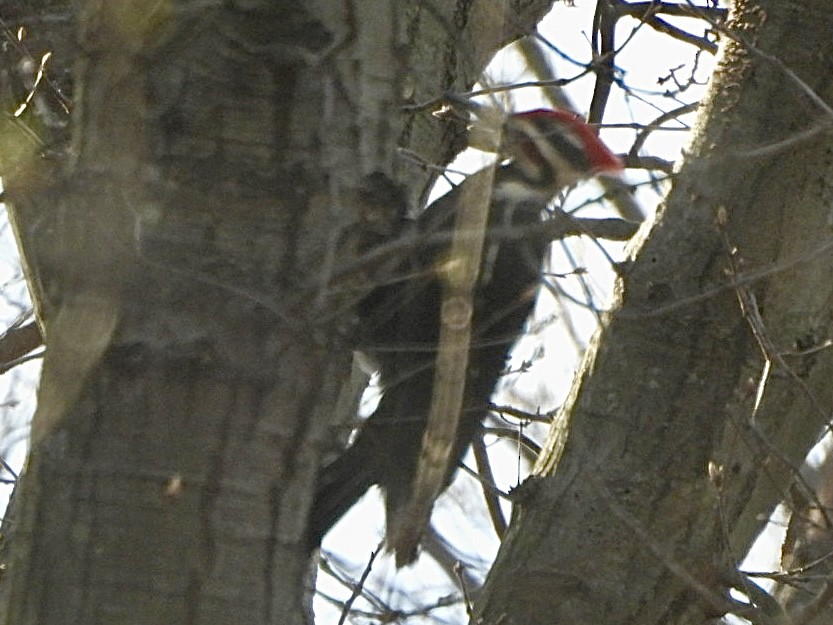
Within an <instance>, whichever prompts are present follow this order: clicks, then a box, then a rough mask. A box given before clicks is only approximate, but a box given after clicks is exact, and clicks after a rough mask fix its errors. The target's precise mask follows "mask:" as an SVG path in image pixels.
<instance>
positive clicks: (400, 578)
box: [0, 0, 770, 625]
mask: <svg viewBox="0 0 833 625" xmlns="http://www.w3.org/2000/svg"><path fill="white" fill-rule="evenodd" d="M594 7H595V0H575V2H574V5H573V6H571V5H570V4H568V3H567V2H558V3H556V4H555V6H554V8H553V10H552V12H551V13H550V14H549V15H548V16H547V17H546V18H545V19H544V20H543V22H542V23H541V24H540V26H539V32H540V34H541V35H542V36H543V37H544V38H545V39H547V40H548V41H550V42H552V43H553V44H554V45H555V46H556V47H557V48H558V49H559V50H560V51H561V52H562V53H563V56H562V57H559V56H558V55H553V64H554V67H555V71H556V75H557V76H558V77H559V78H564V77H569V76H574V75H576V74H578V73H579V72H580V71H581V70H582V69H583V68H582V67H581V65H583V64H584V63H586V62H587V61H589V60H590V59H591V48H590V43H589V40H590V29H591V24H592V15H593V10H594ZM668 21H670V22H672V23H674V24H676V25H679V26H682V27H689V28H690V27H691V21H689V20H685V19H676V20H675V19H670V18H669V20H668ZM635 29H636V30H635ZM693 30H694V32H697V33H701V32H702V30H703V26H702V25H697V26H694V27H693ZM631 35H633V37H632V38H630V39H629V37H630V36H631ZM617 39H618V41H620V42H623V41H628V43H627V45H625V46H624V47H623V49H622V50H621V52H620V53H619V55H618V56H617V61H616V64H617V67H618V68H619V70H620V73H619V78H620V79H621V80H622V81H623V82H624V83H626V84H627V85H628V87H629V90H630V93H629V94H628V93H626V92H625V91H623V90H622V89H619V88H616V87H614V89H613V95H612V97H611V100H610V103H609V106H608V109H607V113H606V117H605V120H604V121H605V124H606V127H604V128H603V129H602V131H601V136H602V138H603V139H604V140H605V142H606V143H607V144H608V146H609V147H611V149H613V151H614V152H626V151H627V150H628V149H629V148H630V145H631V144H632V142H633V140H634V137H635V132H636V131H635V130H634V129H632V128H622V127H616V126H621V125H628V124H631V123H633V122H637V123H642V124H644V123H647V122H649V121H651V120H653V119H654V118H656V117H657V116H658V115H659V114H660V113H661V112H664V111H666V110H669V109H672V108H676V107H677V106H679V104H680V103H681V102H685V103H689V102H694V101H697V100H698V99H699V98H700V97H702V95H703V93H704V90H705V85H706V81H707V79H708V76H709V75H710V72H711V70H712V68H713V65H714V59H713V57H711V56H710V55H708V54H702V55H700V56H699V58H698V59H697V69H696V71H693V64H694V52H693V48H691V47H690V46H688V45H686V44H683V43H680V42H678V41H676V40H673V39H671V38H669V37H667V36H665V35H662V34H658V33H655V32H654V31H652V30H650V29H649V28H647V27H644V26H643V27H640V26H639V24H638V22H637V21H636V20H631V19H625V20H622V21H621V23H620V26H619V30H618V32H617ZM570 58H571V59H575V60H577V61H578V62H579V65H576V64H574V63H572V62H570V61H569V60H568V59H570ZM672 70H673V73H674V76H675V77H676V78H677V79H678V80H681V81H683V82H685V81H686V80H687V79H688V78H689V76H690V75H692V76H693V77H694V79H695V80H694V82H693V83H692V84H691V86H690V87H689V88H688V89H687V90H685V91H684V92H683V93H681V94H679V96H677V97H676V98H675V97H669V96H668V95H663V92H664V91H666V89H667V88H668V86H669V85H671V84H673V81H668V80H666V81H665V82H663V83H662V84H660V82H661V80H662V79H663V78H665V77H668V76H670V75H671V72H672ZM692 72H693V73H692ZM487 73H488V76H489V81H490V82H491V83H493V84H494V83H500V84H505V83H515V82H522V81H525V80H529V79H531V78H532V77H531V76H529V75H527V74H525V73H524V70H523V64H522V62H521V60H520V58H519V56H518V54H517V53H516V52H514V51H512V50H511V49H510V50H507V51H505V52H503V53H501V54H499V55H498V56H497V57H496V58H495V60H494V61H493V63H492V65H491V66H490V68H489V70H488V72H487ZM593 86H594V77H593V75H588V76H586V77H584V78H581V79H579V80H576V81H575V82H573V83H571V84H570V85H568V86H567V87H565V91H566V92H567V93H568V94H569V96H570V98H571V99H572V101H573V102H574V104H575V106H576V107H577V109H578V111H579V112H581V113H585V112H586V107H587V105H588V103H589V102H590V96H591V94H592V89H593ZM511 97H512V100H513V102H514V104H513V106H514V108H515V110H528V109H533V108H539V107H541V106H546V105H547V103H546V101H545V100H543V99H541V97H540V96H539V95H538V94H536V92H535V91H533V90H531V89H524V90H521V91H517V92H513V93H512V96H511ZM683 122H684V123H674V122H671V123H669V124H667V128H668V129H667V130H663V131H658V132H655V133H652V134H651V136H650V137H649V139H648V140H647V142H646V143H645V145H644V146H643V153H646V154H651V155H654V156H659V157H661V158H664V159H667V160H672V161H673V160H677V159H678V157H679V156H680V153H681V150H682V149H683V148H684V145H685V141H686V136H687V133H686V130H687V125H688V124H692V123H693V122H694V115H688V116H687V117H685V118H683ZM608 125H609V126H610V127H608ZM478 162H479V161H478V159H477V158H476V157H470V156H467V157H464V158H463V159H462V160H461V161H459V162H457V163H455V164H454V166H453V167H454V168H455V169H457V168H459V169H463V170H469V171H470V170H471V169H472V168H473V167H477V166H478V165H477V163H478ZM624 175H625V178H626V179H627V181H628V182H629V183H631V184H641V186H640V187H639V190H638V192H637V199H638V201H639V203H640V204H641V206H642V207H643V209H644V211H645V213H646V214H648V215H650V214H652V213H653V211H654V209H655V207H656V205H657V203H658V202H659V200H660V198H661V195H662V193H663V192H664V190H665V185H664V184H663V183H662V182H661V181H659V180H656V179H654V180H652V179H651V177H650V176H648V175H646V174H645V173H644V172H636V171H629V172H627V173H626V174H624ZM601 194H602V191H601V189H600V187H599V186H598V185H597V184H594V183H590V184H588V185H584V186H582V187H580V188H579V189H576V190H575V192H574V193H572V194H571V196H570V198H569V200H568V203H567V204H565V207H566V208H569V207H577V206H581V205H582V204H584V203H587V202H589V200H591V199H593V198H596V197H599V196H600V195H601ZM579 214H581V215H585V216H599V215H603V216H612V214H613V213H612V210H611V208H610V207H609V206H605V205H599V204H596V203H594V204H592V206H588V207H586V208H584V209H581V211H580V212H579ZM15 250H16V248H15V244H14V238H13V236H12V233H11V229H10V228H9V226H8V223H7V222H6V221H0V285H2V287H3V293H4V295H5V298H4V299H3V300H0V319H2V320H3V321H4V323H5V324H6V325H8V324H9V323H11V321H12V320H14V318H16V317H17V316H18V315H19V314H20V313H21V312H22V311H23V310H25V308H26V306H27V305H28V304H27V298H26V295H25V286H24V283H23V280H22V271H21V268H20V262H19V258H18V257H17V255H16V251H15ZM606 253H609V254H611V255H613V256H614V257H616V258H621V256H622V254H623V246H621V245H609V246H608V247H607V248H606ZM576 266H580V267H583V268H586V270H587V271H586V273H584V274H583V275H582V276H581V277H578V276H573V277H569V278H564V279H562V280H561V281H560V282H559V286H561V287H562V288H563V289H564V290H565V291H566V292H568V293H569V294H570V295H572V296H574V297H576V298H577V299H579V300H586V299H587V298H588V297H590V298H591V299H592V301H593V303H594V304H595V305H596V306H597V307H599V308H603V307H604V306H605V305H606V304H607V302H608V301H609V296H610V290H611V285H612V281H613V277H614V275H613V272H612V271H611V269H610V266H609V262H608V259H607V258H605V255H604V254H603V253H601V252H600V250H599V249H598V248H597V247H596V245H595V244H593V243H591V242H589V241H586V240H578V239H574V240H572V241H571V242H570V245H569V246H560V245H555V246H554V247H553V251H552V270H553V271H554V272H558V273H570V272H573V271H574V269H575V268H576ZM537 314H538V317H539V318H541V319H544V318H548V317H555V318H557V319H558V320H559V323H554V324H548V325H546V329H545V330H543V331H542V332H540V333H538V334H536V335H535V336H533V337H531V338H529V339H526V340H524V341H523V343H522V344H521V345H520V346H519V349H518V352H517V354H516V361H515V362H518V361H519V360H523V359H527V358H530V357H532V356H536V357H537V360H536V361H535V365H534V367H533V370H532V372H531V373H530V374H525V375H523V376H520V378H519V379H518V381H517V382H518V384H517V386H516V387H515V388H513V390H512V394H511V395H510V396H505V398H506V400H507V401H519V400H521V399H523V398H524V397H526V398H527V402H528V404H527V407H530V408H531V407H536V406H537V407H539V408H542V409H543V410H548V409H551V408H554V407H557V406H558V405H559V404H560V403H561V401H563V398H564V397H565V395H566V393H567V391H568V390H569V387H570V384H571V382H572V377H573V372H574V370H575V367H576V363H577V361H578V359H579V358H580V357H581V354H582V353H583V350H584V348H585V347H586V345H587V341H588V340H589V339H590V336H591V335H592V333H593V332H594V331H595V329H596V325H597V319H596V317H595V316H594V315H593V314H592V313H590V312H588V311H586V310H583V309H582V308H581V307H575V306H573V307H570V306H564V305H563V303H562V302H561V301H556V300H555V299H554V298H552V297H546V296H544V297H542V298H541V301H540V303H539V307H538V311H537ZM38 370H39V362H38V361H35V362H33V363H29V364H27V365H25V366H23V367H20V368H17V369H15V370H14V371H13V372H11V373H8V374H6V375H4V376H0V403H1V404H2V406H3V409H4V410H3V411H2V415H1V416H2V418H0V428H1V429H0V434H1V435H2V439H1V440H2V441H3V442H2V445H0V452H2V453H3V454H4V459H5V460H6V461H8V462H9V463H10V464H11V465H13V466H14V467H15V470H19V467H20V466H22V462H23V459H24V454H25V448H24V447H23V446H22V445H21V444H20V442H21V441H22V440H23V438H24V436H25V430H24V429H23V424H24V423H25V422H26V420H27V419H28V418H29V416H30V415H31V414H32V412H33V410H34V393H35V388H36V383H37V376H38ZM530 398H531V399H530ZM539 434H540V432H539ZM468 463H469V464H470V465H471V461H470V460H468ZM527 470H528V467H521V466H519V462H518V460H517V454H516V452H515V451H514V450H513V449H512V448H511V446H508V445H505V446H504V452H503V454H502V459H501V461H500V462H499V464H498V465H497V466H496V471H497V474H498V475H497V478H498V485H499V486H500V487H501V488H502V489H505V490H508V489H509V488H511V487H512V486H514V485H516V484H518V483H519V481H520V480H522V479H523V477H524V476H525V472H526V471H527ZM472 484H473V482H472V480H471V478H468V477H462V478H459V479H458V480H457V481H456V482H455V483H454V484H453V485H452V487H451V488H450V489H449V491H447V493H446V495H445V496H444V497H443V498H442V504H441V505H438V507H437V509H436V512H435V516H434V520H433V522H434V524H435V525H436V526H437V527H441V528H443V531H444V532H446V533H448V534H449V536H451V538H452V539H453V540H454V543H455V546H456V547H457V548H458V549H459V550H460V551H461V553H463V554H465V555H466V557H467V558H468V559H471V560H473V561H477V562H479V563H480V567H479V568H478V569H477V570H475V571H472V573H473V574H474V575H475V576H480V575H482V573H483V572H484V571H485V570H486V569H487V568H488V565H489V562H490V561H491V559H492V558H493V557H494V554H495V553H496V550H497V547H498V541H497V539H496V538H495V535H494V532H493V530H492V529H491V526H490V522H489V521H488V518H487V517H486V516H485V511H484V509H483V507H482V505H480V503H479V501H477V500H476V498H473V497H472V494H471V491H472ZM8 491H9V488H8V487H7V488H6V489H5V492H8ZM1 496H2V492H0V497H1ZM383 534H384V515H383V513H382V509H381V505H380V498H379V495H378V493H376V492H373V491H372V492H371V493H369V495H368V496H367V497H366V498H365V500H363V502H362V503H361V504H360V505H359V506H357V507H356V508H355V509H354V510H353V511H351V512H350V513H349V514H348V515H346V516H345V517H344V519H342V522H340V523H339V524H338V525H337V526H336V527H335V528H334V529H333V531H332V532H331V533H330V535H329V536H328V537H327V538H326V540H325V542H324V548H325V550H327V551H333V552H337V553H338V556H337V558H334V559H333V563H334V564H337V565H339V566H343V567H344V569H345V570H346V571H349V574H350V575H352V576H353V577H354V578H355V577H358V575H359V574H360V573H361V571H362V569H363V568H364V563H365V562H366V560H367V557H368V554H369V553H370V551H371V550H372V549H374V548H376V546H377V545H378V543H379V541H380V539H381V538H382V536H383ZM336 560H337V561H336ZM755 565H756V566H760V567H762V568H765V567H767V566H770V564H769V561H767V560H761V561H760V562H756V563H755ZM319 579H320V580H321V584H320V590H322V591H323V592H324V593H329V594H332V595H333V596H337V597H339V598H340V599H342V600H344V599H346V598H347V597H348V596H349V590H348V589H347V588H346V587H345V586H343V585H341V584H339V583H335V582H334V581H333V580H332V579H331V578H330V577H329V576H328V575H326V574H321V573H320V574H319ZM368 587H372V588H373V589H374V592H376V593H378V594H379V596H380V597H382V598H383V599H385V601H389V602H391V603H393V604H396V605H401V606H409V605H410V606H416V605H419V604H421V603H424V604H431V603H433V602H434V601H436V599H437V597H442V596H446V595H449V594H453V593H455V592H456V591H455V585H454V583H453V582H452V581H451V580H449V578H448V577H447V575H446V574H445V573H444V572H443V571H442V570H441V569H440V568H439V567H438V566H437V565H436V564H434V563H433V561H431V560H430V558H422V559H421V560H420V562H419V563H418V564H417V565H416V566H414V567H411V568H409V569H405V570H403V571H400V572H398V573H397V572H396V571H395V569H394V567H393V564H392V562H391V561H390V559H387V558H381V559H379V560H377V563H376V565H375V567H374V571H373V573H372V574H371V577H370V579H369V581H368ZM357 606H361V604H360V603H359V604H357ZM315 609H316V614H317V617H318V621H317V622H318V623H320V624H322V625H324V624H329V623H335V622H337V620H338V618H339V615H340V610H339V609H337V608H333V607H331V606H330V605H329V604H328V602H327V601H326V600H324V599H323V598H319V599H318V600H317V601H316V603H315ZM466 621H467V618H466V615H465V612H464V610H463V608H462V606H461V605H460V604H459V603H457V604H455V605H454V606H453V607H450V608H447V609H441V610H435V611H432V612H431V613H430V616H427V617H423V618H414V619H412V620H410V621H409V622H414V623H418V622H424V623H427V622H432V623H434V622H451V623H457V622H466Z"/></svg>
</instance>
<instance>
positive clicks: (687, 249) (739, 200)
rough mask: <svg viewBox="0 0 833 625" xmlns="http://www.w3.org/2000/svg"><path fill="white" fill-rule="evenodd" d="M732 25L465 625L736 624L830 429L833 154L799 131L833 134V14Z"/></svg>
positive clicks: (756, 12)
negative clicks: (808, 461) (685, 140)
mask: <svg viewBox="0 0 833 625" xmlns="http://www.w3.org/2000/svg"><path fill="white" fill-rule="evenodd" d="M828 4H829V3H828ZM828 8H829V7H828ZM727 27H728V28H729V29H730V30H731V31H732V32H734V33H737V34H738V37H740V38H742V40H741V41H732V40H729V39H727V38H726V37H725V36H724V38H723V52H722V60H721V61H720V64H719V67H718V70H717V71H716V73H715V75H714V78H713V83H712V85H711V89H710V93H709V95H708V97H707V98H706V99H705V101H704V103H703V105H702V107H701V112H700V124H699V126H698V128H697V130H696V133H695V137H694V139H693V142H692V144H691V146H690V147H689V149H688V151H687V156H686V159H685V163H684V164H683V166H682V168H681V169H680V171H679V172H678V174H677V175H676V178H675V181H674V186H673V190H672V191H671V193H670V195H669V197H668V199H667V202H666V204H665V206H664V207H663V208H662V209H661V210H660V213H659V215H658V217H657V219H656V222H655V225H654V227H653V229H652V230H651V232H650V233H649V234H648V235H647V237H646V239H645V240H644V242H643V243H642V244H641V245H639V246H638V249H635V250H634V253H633V262H632V263H631V264H629V266H627V267H625V268H624V269H623V275H622V276H621V279H620V281H619V286H618V300H617V302H616V303H615V305H614V306H613V309H612V311H611V312H610V313H609V314H608V315H607V316H606V317H605V320H604V327H603V328H602V330H601V331H600V332H599V333H598V335H597V336H596V337H595V339H594V342H593V347H592V349H591V350H590V353H589V354H588V357H587V359H586V361H585V363H584V365H583V369H582V373H581V375H580V378H579V379H578V380H577V383H576V385H575V387H574V390H573V392H572V393H571V396H570V398H569V400H568V402H567V403H566V405H565V406H564V408H563V410H562V412H561V414H560V415H559V417H558V419H557V422H556V424H555V425H554V427H553V429H552V432H551V435H550V438H549V441H548V445H547V454H546V455H545V457H543V458H542V459H541V461H540V462H539V465H538V474H539V475H540V476H541V479H538V480H535V481H533V482H531V483H530V485H529V486H528V487H526V488H524V489H522V490H521V491H520V492H519V493H518V496H517V498H518V506H517V507H516V508H515V515H514V517H513V523H512V525H511V528H510V532H509V537H508V539H507V540H506V541H505V543H504V545H503V547H502V549H501V552H500V554H499V556H498V560H497V563H496V564H495V566H494V568H493V570H492V573H491V575H490V577H489V580H488V582H487V587H486V593H485V596H484V598H483V599H482V601H481V604H480V605H479V607H478V609H477V611H476V618H475V621H476V622H482V623H501V624H503V625H508V624H510V623H523V624H524V625H533V624H535V623H547V624H548V625H549V624H552V623H570V625H582V624H587V625H589V624H597V623H606V624H609V625H612V624H630V623H634V624H635V623H639V624H640V625H647V624H651V623H664V624H667V623H698V624H699V623H703V622H705V621H706V620H707V619H708V618H709V617H713V616H716V615H719V614H723V613H725V612H727V611H730V610H734V611H736V612H738V613H740V612H741V611H742V610H741V606H739V604H732V603H730V599H729V596H728V594H727V591H728V589H729V587H733V586H734V587H736V588H739V589H741V590H742V591H748V586H747V585H746V583H745V580H743V579H740V577H739V576H738V575H737V573H736V569H737V566H738V564H739V562H740V560H741V558H742V557H743V556H744V554H745V552H746V550H747V549H748V547H749V546H750V544H751V542H752V540H753V538H754V537H755V535H756V533H757V532H758V531H759V530H760V528H761V527H762V524H763V523H764V522H765V521H766V519H767V517H768V515H769V513H770V512H771V511H772V510H773V508H774V506H775V505H776V504H777V503H778V501H779V500H781V499H782V498H783V497H784V495H785V493H786V492H787V489H788V487H789V485H790V484H791V483H792V482H794V480H795V477H796V467H798V466H799V465H800V464H801V461H802V459H803V458H804V456H805V454H806V452H807V451H808V449H809V447H810V446H811V445H812V444H813V443H814V442H815V441H816V440H817V438H818V436H819V434H820V432H821V431H822V428H824V427H825V425H826V423H827V420H828V415H829V413H830V407H831V404H833V386H831V385H830V379H831V374H833V353H831V352H830V350H829V349H821V350H819V349H818V348H819V347H823V346H824V345H825V344H826V341H827V340H828V339H829V338H830V337H831V336H832V335H833V291H832V290H831V289H833V282H831V280H830V275H831V269H833V266H832V265H833V247H831V244H830V238H829V236H830V235H829V231H830V202H829V198H830V192H831V182H830V181H831V158H830V154H831V150H830V144H829V136H828V135H827V134H825V133H820V132H816V133H815V134H813V135H812V136H811V137H809V138H808V137H804V138H803V139H801V138H800V137H799V136H798V135H799V133H802V132H804V131H807V130H808V129H811V128H813V127H817V128H822V127H827V126H829V123H830V115H831V113H830V110H829V109H826V107H824V106H822V105H820V104H819V103H818V102H816V101H814V98H815V97H816V95H815V94H817V95H818V97H820V98H821V100H823V101H830V100H831V96H833V92H831V87H830V76H831V75H833V61H832V60H831V59H833V42H831V40H830V37H829V34H830V32H831V28H833V18H831V14H830V11H820V10H819V5H818V3H817V2H811V1H809V0H804V1H803V2H789V3H784V2H779V1H778V0H766V1H762V2H758V3H754V5H753V3H746V2H736V3H735V11H734V14H733V17H732V19H731V21H730V23H729V24H728V26H727ZM767 55H772V56H767ZM776 58H777V59H778V60H775V59H776ZM792 72H795V74H793V73H792ZM801 81H803V82H801ZM779 142H782V143H779ZM773 144H774V145H773ZM767 147H769V148H771V149H769V150H762V148H767ZM766 360H769V362H770V364H771V370H770V371H769V373H768V374H767V373H766V369H765V367H764V364H765V361H766ZM762 379H765V382H766V383H765V384H762V383H761V380H762ZM759 395H760V398H759V399H756V398H758V396H759ZM758 600H759V601H760V603H759V605H758V606H757V609H759V610H763V612H764V613H765V612H766V609H767V608H768V605H767V601H766V598H765V597H759V598H758ZM761 614H762V613H758V615H757V616H758V617H761ZM770 616H771V615H770ZM762 622H763V621H762Z"/></svg>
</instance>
